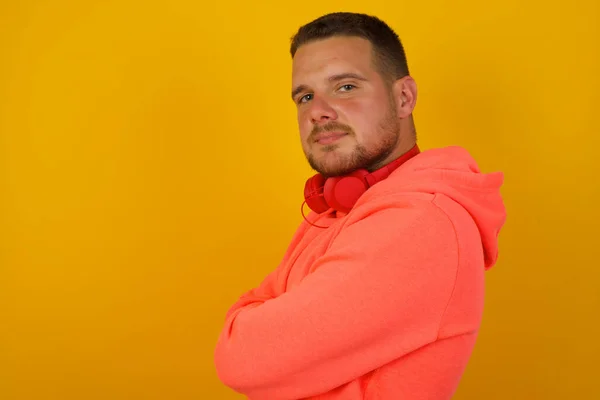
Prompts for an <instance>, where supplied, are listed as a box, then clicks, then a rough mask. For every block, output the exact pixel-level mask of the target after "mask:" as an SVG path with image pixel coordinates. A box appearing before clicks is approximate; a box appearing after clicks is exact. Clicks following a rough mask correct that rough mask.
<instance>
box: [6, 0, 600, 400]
mask: <svg viewBox="0 0 600 400" xmlns="http://www.w3.org/2000/svg"><path fill="white" fill-rule="evenodd" d="M599 8H600V7H599V3H598V1H595V0H589V1H583V0H572V1H568V2H558V1H556V2H547V1H545V2H541V1H536V2H525V1H516V0H508V1H507V0H493V1H490V2H483V1H475V0H472V1H462V2H455V1H442V0H439V1H428V2H422V3H419V2H416V1H406V2H401V1H388V2H384V1H376V0H372V1H368V2H365V1H350V0H343V1H321V0H319V1H314V0H310V1H309V0H306V1H303V2H292V3H287V4H283V3H278V2H275V1H273V2H259V3H257V2H241V1H240V2H238V3H233V2H226V1H224V2H202V1H191V0H170V1H165V2H157V1H141V0H137V1H136V0H127V1H123V0H118V1H116V0H114V1H90V0H86V1H71V2H68V1H56V0H55V1H42V0H39V1H35V0H19V1H14V0H10V1H9V0H2V2H1V3H0V211H1V212H0V399H2V400H24V399H36V400H53V399H58V400H75V399H77V400H80V399H85V400H92V399H102V400H107V399H110V400H120V399H128V400H130V399H144V400H145V399H164V400H167V399H169V400H179V399H238V398H240V397H239V396H237V395H235V394H234V393H233V392H232V391H230V390H229V389H227V388H225V387H223V386H222V385H221V383H220V382H219V381H218V379H217V377H216V374H215V372H214V368H213V361H212V352H213V347H214V342H215V340H216V336H217V334H218V332H219V330H220V329H221V326H222V325H221V324H222V323H223V318H224V314H225V311H226V310H227V308H228V307H229V305H231V303H232V302H233V301H234V300H235V299H236V298H237V296H238V295H240V294H241V293H242V292H243V291H245V290H247V289H249V288H250V287H252V286H254V285H256V284H258V282H259V281H260V280H261V279H262V277H263V276H264V275H265V274H266V273H267V272H268V271H270V270H271V269H272V268H274V267H275V266H276V264H277V263H278V261H279V258H280V257H281V255H282V254H283V251H284V250H285V246H287V243H288V241H289V239H290V237H291V235H292V233H293V231H294V229H295V228H296V225H297V224H298V223H299V222H300V220H301V216H300V212H299V207H300V204H301V200H302V198H301V195H302V189H303V184H304V180H305V179H306V178H307V177H308V176H309V174H311V173H312V171H311V170H310V169H309V168H308V165H307V163H306V161H305V159H304V156H303V154H302V152H301V149H300V143H299V139H298V135H297V128H296V121H295V108H294V105H293V103H292V102H291V100H290V98H289V93H290V58H289V54H288V45H289V38H290V37H291V35H292V34H293V33H294V31H295V30H296V28H297V27H298V26H300V25H301V24H303V23H306V22H308V21H309V20H311V19H313V18H315V17H317V16H319V15H321V14H322V13H325V12H329V11H336V10H350V11H362V12H367V13H374V14H377V15H379V16H381V17H382V18H384V19H385V20H386V21H387V22H389V23H390V24H391V25H392V26H393V27H394V28H395V29H396V30H397V32H398V33H399V34H400V35H401V37H402V39H403V41H404V43H405V46H406V49H407V53H408V56H409V63H410V67H411V69H412V73H413V76H414V77H415V79H416V80H417V82H418V84H419V101H418V105H417V111H416V113H415V114H416V123H417V128H418V132H419V137H420V145H421V147H422V148H430V147H438V146H444V145H448V144H459V145H462V146H465V147H466V148H468V149H469V150H470V151H471V152H472V153H473V155H474V156H475V157H476V158H477V159H478V160H479V162H480V164H481V167H482V169H483V170H485V171H491V170H502V171H504V172H505V174H506V184H505V186H504V188H503V194H504V196H505V199H506V205H507V208H508V214H509V219H508V221H507V224H506V227H505V229H504V231H503V232H502V235H501V240H500V242H501V243H500V244H501V255H500V261H499V264H498V265H497V267H495V268H494V269H493V270H491V271H490V272H489V273H488V274H487V278H488V281H487V282H488V283H487V285H488V286H487V288H488V289H487V303H486V312H485V317H484V323H483V326H482V331H481V335H480V339H479V342H478V344H477V347H476V350H475V353H474V355H473V358H472V361H471V363H470V364H469V367H468V370H467V372H466V374H465V377H464V379H463V381H462V383H461V385H460V388H459V391H458V393H457V395H456V397H455V398H456V399H463V400H466V399H487V400H493V399H502V400H505V399H545V400H547V399H592V398H600V389H599V387H598V369H597V365H598V358H599V357H600V345H599V343H600V342H599V340H598V338H600V323H599V322H598V320H599V314H600V312H599V308H600V307H599V306H600V289H599V286H600V285H599V282H600V272H599V270H600V268H599V265H600V263H599V262H598V252H597V249H598V239H599V235H598V224H599V222H600V221H599V220H600V218H599V214H600V213H599V211H598V204H597V201H598V197H599V194H600V193H599V186H600V184H599V183H598V172H600V168H599V161H598V155H597V152H598V148H599V146H600V141H599V139H598V137H599V136H600V124H599V122H598V119H599V118H598V115H599V109H600V98H599V93H600V87H599V82H598V75H599V71H600V62H599V58H600V57H599V52H600V40H599V39H600V32H599V29H598V23H599V22H600V21H599V18H598V16H599V12H600V10H599Z"/></svg>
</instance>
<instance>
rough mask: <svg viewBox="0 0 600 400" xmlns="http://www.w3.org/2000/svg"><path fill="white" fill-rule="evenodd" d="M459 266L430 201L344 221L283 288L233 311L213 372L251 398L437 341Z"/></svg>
mask: <svg viewBox="0 0 600 400" xmlns="http://www.w3.org/2000/svg"><path fill="white" fill-rule="evenodd" d="M457 264H458V251H457V244H456V234H455V231H454V228H453V226H452V223H451V222H450V220H449V219H448V217H447V216H446V215H445V214H444V213H443V212H442V211H441V210H439V209H438V208H437V207H436V206H434V205H433V204H431V203H427V204H426V205H420V206H419V207H415V206H409V205H407V207H406V208H394V209H384V210H381V211H378V212H376V213H374V214H372V215H370V216H369V217H368V218H366V219H364V220H360V221H357V222H355V223H353V224H352V225H351V226H348V227H346V228H345V229H344V230H343V231H342V232H341V233H340V234H339V236H338V237H337V238H336V239H335V241H334V243H333V244H332V246H331V248H330V249H329V250H328V251H327V253H326V254H325V255H324V256H322V257H321V258H319V259H318V260H317V261H316V264H315V265H314V266H313V270H314V272H313V273H311V274H310V275H308V276H307V277H305V278H304V280H303V281H302V282H301V283H300V284H299V285H298V286H296V287H294V288H293V289H292V290H291V291H289V292H286V293H283V294H281V295H280V296H278V297H276V298H268V297H261V296H254V297H251V298H252V301H246V302H243V301H242V302H238V303H237V304H236V305H235V306H234V307H232V308H231V310H230V312H229V313H228V317H227V320H226V324H225V327H224V329H223V331H222V332H221V335H220V336H219V339H218V343H217V348H216V352H215V362H216V367H217V372H218V375H219V377H220V379H221V380H222V381H223V382H224V383H225V384H226V385H228V386H230V387H231V388H233V389H234V390H237V391H239V392H241V393H244V394H246V395H248V396H249V397H250V398H252V399H253V400H259V399H298V398H302V397H307V396H310V395H315V394H319V393H323V392H326V391H328V390H331V389H333V388H335V387H337V386H339V385H342V384H344V383H347V382H349V381H351V380H353V379H355V378H358V377H360V376H362V375H364V374H366V373H368V372H370V371H372V370H374V369H376V368H378V367H380V366H382V365H384V364H386V363H388V362H390V361H392V360H394V359H396V358H398V357H400V356H402V355H403V354H407V353H409V352H411V351H413V350H415V349H417V348H419V347H421V346H423V345H426V344H428V343H431V342H432V341H434V340H435V339H436V337H437V334H438V329H439V324H440V320H441V318H442V316H443V313H444V310H445V307H446V305H447V303H448V301H449V298H450V296H451V293H452V289H453V285H454V281H455V276H456V268H457ZM248 299H250V298H248Z"/></svg>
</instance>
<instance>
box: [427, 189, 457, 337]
mask: <svg viewBox="0 0 600 400" xmlns="http://www.w3.org/2000/svg"><path fill="white" fill-rule="evenodd" d="M438 197H439V194H435V195H434V197H433V199H432V200H431V203H432V204H433V205H435V207H436V208H437V209H438V210H440V211H441V213H442V214H443V215H444V216H445V217H446V218H447V219H448V221H449V222H450V225H451V226H452V230H453V231H454V240H455V243H456V265H455V272H454V282H453V283H452V291H451V292H450V295H449V296H448V301H447V302H446V306H445V307H444V312H443V313H442V314H441V315H440V321H439V324H438V329H437V333H436V339H435V340H436V341H438V340H440V332H441V330H442V323H443V321H444V318H445V317H446V313H447V312H448V308H449V307H450V302H451V301H452V298H453V297H454V293H455V291H456V283H457V282H458V272H459V270H460V268H459V266H460V255H461V254H460V246H459V243H458V232H457V231H456V226H455V225H454V221H452V218H450V216H449V215H448V213H446V211H445V210H444V209H443V208H442V207H440V206H439V205H438V203H437V198H438Z"/></svg>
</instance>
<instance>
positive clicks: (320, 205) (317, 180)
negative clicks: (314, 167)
mask: <svg viewBox="0 0 600 400" xmlns="http://www.w3.org/2000/svg"><path fill="white" fill-rule="evenodd" d="M324 185H325V178H324V177H323V175H321V174H316V175H314V176H313V177H311V178H309V179H308V180H307V181H306V184H305V185H304V201H305V202H306V204H307V205H308V207H310V209H311V210H313V211H314V212H316V213H318V214H320V213H323V212H325V211H327V210H329V205H328V204H327V201H326V200H325V197H324V196H323V186H324Z"/></svg>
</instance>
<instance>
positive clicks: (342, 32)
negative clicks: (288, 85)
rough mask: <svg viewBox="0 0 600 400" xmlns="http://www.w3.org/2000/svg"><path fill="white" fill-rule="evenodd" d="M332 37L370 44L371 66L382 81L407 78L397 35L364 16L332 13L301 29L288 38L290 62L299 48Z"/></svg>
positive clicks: (373, 19)
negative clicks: (372, 65)
mask: <svg viewBox="0 0 600 400" xmlns="http://www.w3.org/2000/svg"><path fill="white" fill-rule="evenodd" d="M335 36H350V37H352V36H355V37H361V38H363V39H367V40H368V41H369V42H371V45H372V46H373V53H374V54H373V60H374V62H375V66H376V67H377V68H379V70H380V72H381V74H382V76H383V77H384V79H386V78H387V79H388V80H391V81H395V80H397V79H400V78H402V77H404V76H406V75H409V70H408V62H407V61H406V54H405V51H404V47H403V45H402V42H401V41H400V38H399V37H398V35H397V34H396V33H395V32H394V30H393V29H392V28H390V26H389V25H387V24H386V23H385V22H383V21H382V20H381V19H379V18H377V17H375V16H371V15H367V14H360V13H351V12H335V13H330V14H326V15H323V16H321V17H319V18H317V19H315V20H313V21H311V22H309V23H307V24H306V25H303V26H302V27H300V29H298V32H297V33H296V34H295V35H294V36H293V37H292V43H291V48H290V53H291V55H292V58H294V55H295V54H296V51H297V50H298V48H299V47H300V46H302V45H303V44H307V43H310V42H312V41H316V40H321V39H327V38H331V37H335Z"/></svg>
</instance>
